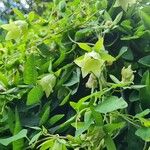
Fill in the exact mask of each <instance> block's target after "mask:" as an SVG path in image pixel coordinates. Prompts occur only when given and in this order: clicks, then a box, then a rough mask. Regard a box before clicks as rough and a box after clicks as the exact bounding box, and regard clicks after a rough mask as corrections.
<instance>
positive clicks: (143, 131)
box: [135, 127, 150, 142]
mask: <svg viewBox="0 0 150 150" xmlns="http://www.w3.org/2000/svg"><path fill="white" fill-rule="evenodd" d="M135 135H137V136H139V137H140V138H141V139H142V140H144V141H146V142H149V141H150V128H146V127H141V128H139V129H138V130H137V131H136V132H135Z"/></svg>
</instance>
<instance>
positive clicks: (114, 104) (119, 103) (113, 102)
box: [95, 96, 128, 113]
mask: <svg viewBox="0 0 150 150" xmlns="http://www.w3.org/2000/svg"><path fill="white" fill-rule="evenodd" d="M127 106H128V104H127V103H126V101H124V99H123V98H122V97H121V98H118V97H116V96H110V97H108V98H106V99H105V100H104V101H103V102H102V103H100V104H98V105H97V106H96V107H95V111H98V112H100V113H109V112H112V111H114V110H117V109H123V108H126V107H127Z"/></svg>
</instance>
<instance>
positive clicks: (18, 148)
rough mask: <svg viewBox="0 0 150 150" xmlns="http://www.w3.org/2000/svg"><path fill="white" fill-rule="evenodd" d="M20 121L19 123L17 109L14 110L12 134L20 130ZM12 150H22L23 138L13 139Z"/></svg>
mask: <svg viewBox="0 0 150 150" xmlns="http://www.w3.org/2000/svg"><path fill="white" fill-rule="evenodd" d="M21 128H22V127H21V123H20V118H19V113H18V111H17V109H16V110H15V128H14V132H13V135H16V134H18V133H19V132H20V130H21ZM12 144H13V150H22V148H23V146H24V140H23V139H19V140H16V141H13V143H12Z"/></svg>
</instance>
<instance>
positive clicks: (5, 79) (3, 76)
mask: <svg viewBox="0 0 150 150" xmlns="http://www.w3.org/2000/svg"><path fill="white" fill-rule="evenodd" d="M0 81H1V82H2V83H3V84H4V85H5V86H8V79H7V77H6V76H5V75H4V74H3V73H1V72H0Z"/></svg>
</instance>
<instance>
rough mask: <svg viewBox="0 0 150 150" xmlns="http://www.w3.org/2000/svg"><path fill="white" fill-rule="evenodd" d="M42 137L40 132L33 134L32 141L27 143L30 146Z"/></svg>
mask: <svg viewBox="0 0 150 150" xmlns="http://www.w3.org/2000/svg"><path fill="white" fill-rule="evenodd" d="M41 135H42V132H41V131H40V132H38V133H37V134H35V135H34V136H33V137H32V139H31V140H30V142H29V145H31V144H33V143H34V142H36V141H37V140H38V139H39V137H40V136H41Z"/></svg>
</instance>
